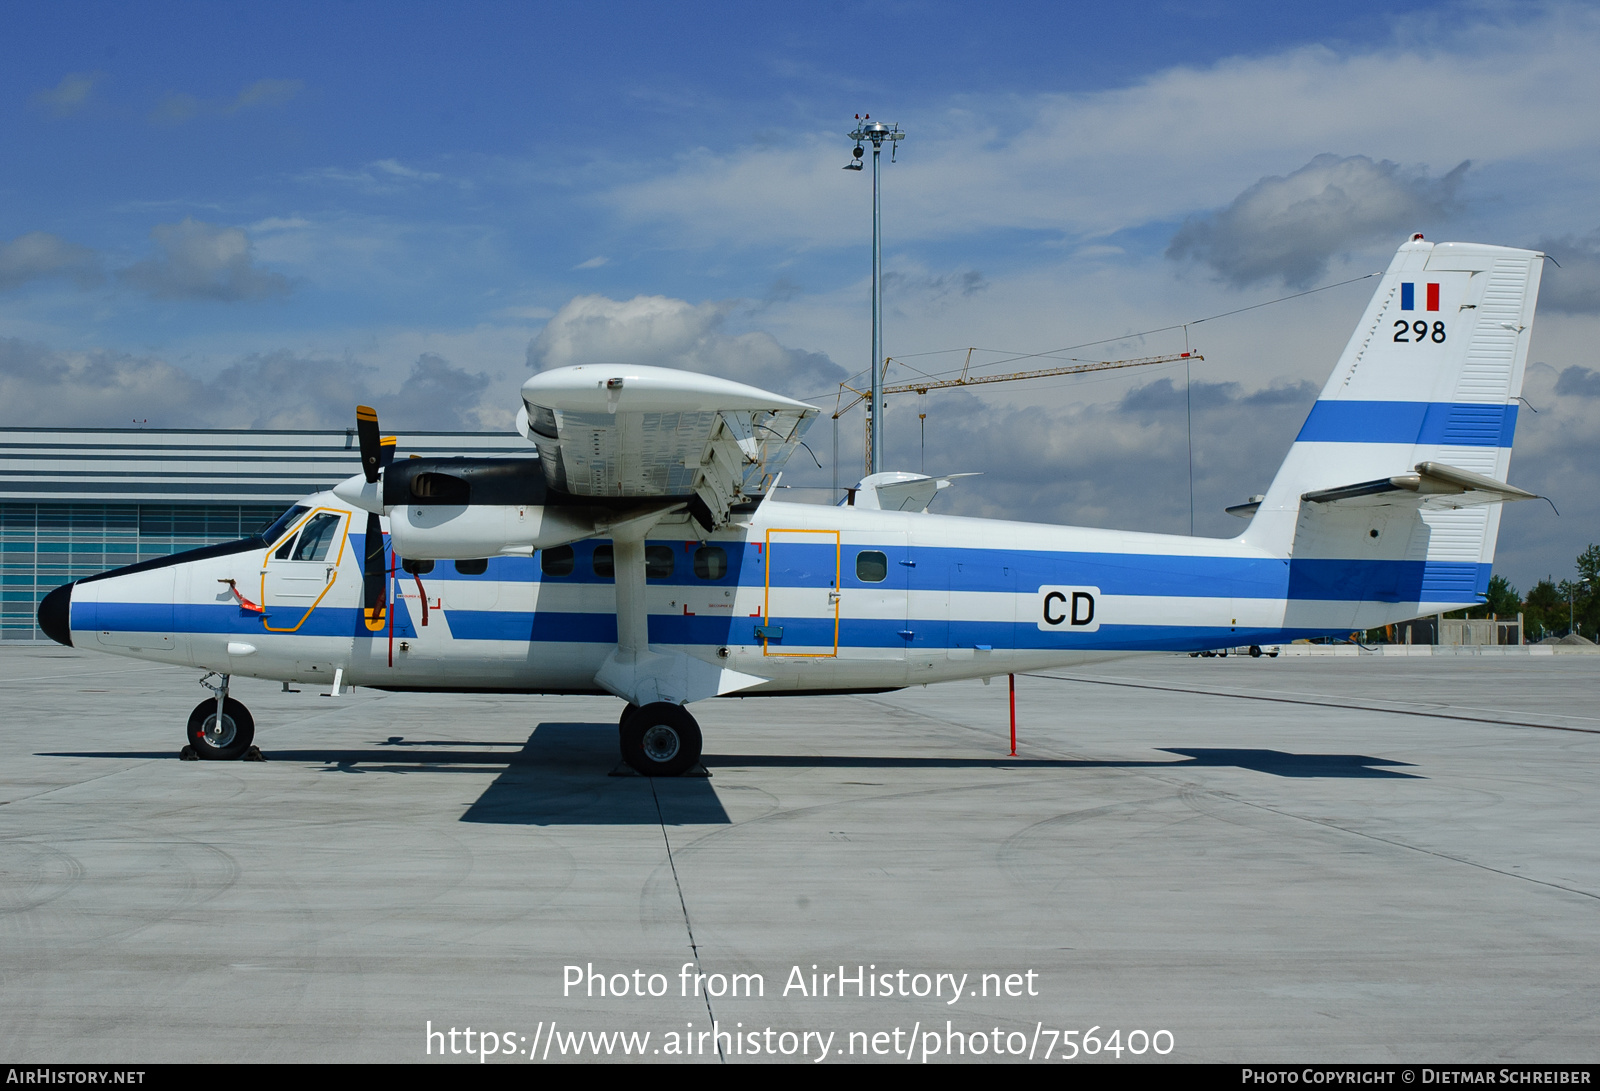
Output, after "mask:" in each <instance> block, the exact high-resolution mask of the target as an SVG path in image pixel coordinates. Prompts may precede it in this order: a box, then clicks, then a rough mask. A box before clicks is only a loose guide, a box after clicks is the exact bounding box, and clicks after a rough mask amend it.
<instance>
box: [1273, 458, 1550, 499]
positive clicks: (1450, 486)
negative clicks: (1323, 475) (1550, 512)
mask: <svg viewBox="0 0 1600 1091" xmlns="http://www.w3.org/2000/svg"><path fill="white" fill-rule="evenodd" d="M1538 498H1539V497H1538V495H1537V494H1536V493H1531V492H1527V491H1526V490H1524V489H1519V488H1517V487H1516V486H1514V485H1507V484H1506V483H1505V482H1504V481H1496V480H1495V479H1494V478H1492V477H1486V476H1484V475H1483V474H1478V473H1473V472H1472V471H1471V470H1462V469H1459V468H1457V467H1455V466H1449V465H1446V464H1445V463H1443V462H1419V463H1417V465H1416V468H1415V469H1414V470H1413V471H1412V472H1411V473H1408V474H1396V475H1395V476H1393V477H1380V478H1378V479H1377V480H1376V481H1360V482H1357V483H1356V484H1354V485H1341V486H1339V487H1337V488H1333V489H1317V490H1316V491H1315V492H1308V493H1304V494H1302V495H1301V497H1300V499H1301V500H1304V501H1307V502H1308V503H1312V504H1339V505H1341V506H1363V507H1370V506H1381V505H1393V504H1415V505H1417V506H1419V507H1424V508H1430V509H1432V508H1464V507H1472V506H1474V505H1477V504H1497V503H1500V502H1502V501H1506V500H1537V499H1538Z"/></svg>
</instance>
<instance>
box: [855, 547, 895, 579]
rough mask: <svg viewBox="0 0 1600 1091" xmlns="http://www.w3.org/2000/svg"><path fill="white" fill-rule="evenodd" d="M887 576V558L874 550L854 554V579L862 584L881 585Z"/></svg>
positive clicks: (864, 550)
mask: <svg viewBox="0 0 1600 1091" xmlns="http://www.w3.org/2000/svg"><path fill="white" fill-rule="evenodd" d="M888 576H889V558H888V557H885V556H884V555H883V554H882V553H880V552H878V551H877V550H876V549H863V550H862V551H861V552H860V553H857V554H856V579H858V580H860V581H861V582H862V583H882V582H883V581H884V580H885V579H887V578H888Z"/></svg>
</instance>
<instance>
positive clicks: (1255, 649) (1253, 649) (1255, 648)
mask: <svg viewBox="0 0 1600 1091" xmlns="http://www.w3.org/2000/svg"><path fill="white" fill-rule="evenodd" d="M1250 658H1251V659H1260V658H1261V645H1260V644H1252V645H1250Z"/></svg>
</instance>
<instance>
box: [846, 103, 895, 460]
mask: <svg viewBox="0 0 1600 1091" xmlns="http://www.w3.org/2000/svg"><path fill="white" fill-rule="evenodd" d="M848 135H849V137H850V139H851V140H854V141H855V142H856V146H855V148H854V149H853V158H852V159H851V161H850V162H848V163H846V164H845V166H844V169H845V170H860V169H862V166H863V164H862V162H861V157H862V156H863V155H865V154H866V148H865V147H864V145H865V144H866V143H867V142H868V141H871V142H872V366H871V373H872V398H871V400H870V401H869V402H868V403H867V472H868V473H869V474H875V473H878V472H879V471H880V470H882V469H883V409H884V405H883V373H884V372H885V371H887V370H888V368H889V361H888V359H887V358H886V357H885V356H884V355H883V215H882V202H881V201H880V199H879V193H878V155H879V153H880V152H882V151H883V145H884V143H885V142H886V141H887V142H888V144H889V159H890V161H891V162H893V160H894V153H895V149H896V147H897V144H898V142H899V141H901V140H904V139H905V136H906V134H905V133H903V132H901V130H900V126H899V125H885V124H884V123H883V122H881V121H873V120H872V115H871V114H868V115H867V116H866V117H862V116H861V115H860V114H857V115H856V127H855V128H854V129H852V130H850V132H849V134H848Z"/></svg>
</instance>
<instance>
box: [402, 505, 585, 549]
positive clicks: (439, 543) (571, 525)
mask: <svg viewBox="0 0 1600 1091" xmlns="http://www.w3.org/2000/svg"><path fill="white" fill-rule="evenodd" d="M388 515H389V538H390V541H392V542H393V543H394V550H395V552H396V553H398V554H399V555H400V556H401V557H404V558H405V559H407V560H419V561H443V560H468V559H477V558H480V557H495V556H499V555H502V554H508V553H509V554H519V553H520V554H527V553H528V552H529V551H530V550H535V549H550V548H553V547H554V546H559V545H567V544H568V543H571V542H576V541H578V540H580V539H582V538H587V537H589V536H590V535H592V534H593V533H594V532H595V524H594V519H593V518H592V512H591V511H590V509H588V508H577V507H572V508H567V507H556V508H553V507H547V506H545V505H542V504H416V503H413V504H406V505H404V506H400V507H393V508H390V509H388Z"/></svg>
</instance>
